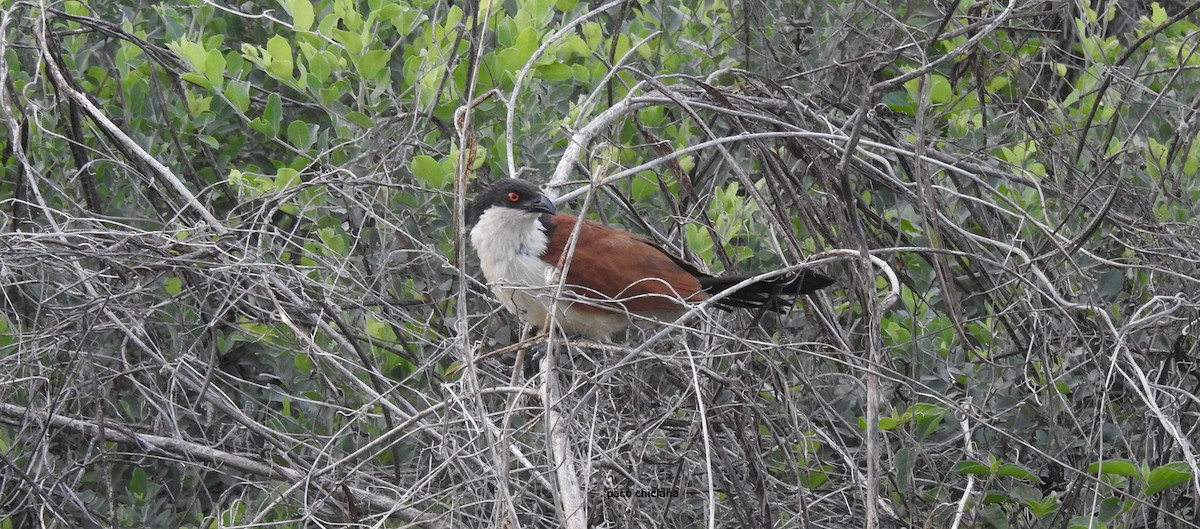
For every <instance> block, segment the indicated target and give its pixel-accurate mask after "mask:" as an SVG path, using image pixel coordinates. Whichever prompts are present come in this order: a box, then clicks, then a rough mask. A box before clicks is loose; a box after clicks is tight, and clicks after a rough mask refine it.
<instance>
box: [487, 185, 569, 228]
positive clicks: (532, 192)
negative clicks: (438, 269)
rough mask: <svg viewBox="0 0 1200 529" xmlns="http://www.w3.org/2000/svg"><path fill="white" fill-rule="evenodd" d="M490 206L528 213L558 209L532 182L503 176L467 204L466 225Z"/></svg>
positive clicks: (549, 212) (548, 213)
mask: <svg viewBox="0 0 1200 529" xmlns="http://www.w3.org/2000/svg"><path fill="white" fill-rule="evenodd" d="M491 208H512V209H518V210H522V211H528V212H530V213H537V214H546V215H553V214H554V213H556V212H557V211H558V210H557V209H556V208H555V207H554V202H552V201H551V200H550V198H549V197H547V196H546V195H543V194H542V192H541V191H539V190H538V188H537V187H536V186H534V185H533V184H531V183H529V182H526V181H524V180H519V179H516V178H504V179H501V180H497V181H496V182H493V183H492V185H490V186H488V188H487V189H485V190H483V192H482V193H479V195H477V196H476V197H475V200H472V201H471V203H470V204H468V205H467V225H468V226H470V225H473V224H475V223H476V222H478V221H479V217H480V216H482V215H483V212H485V211H487V210H489V209H491Z"/></svg>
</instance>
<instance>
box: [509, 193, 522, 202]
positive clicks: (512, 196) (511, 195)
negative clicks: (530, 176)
mask: <svg viewBox="0 0 1200 529" xmlns="http://www.w3.org/2000/svg"><path fill="white" fill-rule="evenodd" d="M518 200H521V195H520V194H519V193H517V192H516V191H511V192H509V193H508V201H509V202H516V201H518Z"/></svg>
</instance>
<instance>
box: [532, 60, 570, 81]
mask: <svg viewBox="0 0 1200 529" xmlns="http://www.w3.org/2000/svg"><path fill="white" fill-rule="evenodd" d="M574 75H575V70H573V69H572V68H571V67H570V66H567V65H565V64H561V63H555V64H547V65H543V66H538V67H537V68H536V69H534V76H535V77H537V78H538V79H545V80H547V81H554V82H559V81H566V80H567V79H570V78H571V77H573V76H574Z"/></svg>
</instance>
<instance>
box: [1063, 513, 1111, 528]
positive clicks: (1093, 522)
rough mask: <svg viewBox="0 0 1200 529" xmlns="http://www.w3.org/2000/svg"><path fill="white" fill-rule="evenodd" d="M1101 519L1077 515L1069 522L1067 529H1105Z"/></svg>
mask: <svg viewBox="0 0 1200 529" xmlns="http://www.w3.org/2000/svg"><path fill="white" fill-rule="evenodd" d="M1104 527H1105V526H1104V524H1102V523H1100V520H1097V519H1095V518H1092V517H1089V516H1076V517H1074V518H1071V521H1069V522H1067V529H1104Z"/></svg>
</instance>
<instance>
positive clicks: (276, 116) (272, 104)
mask: <svg viewBox="0 0 1200 529" xmlns="http://www.w3.org/2000/svg"><path fill="white" fill-rule="evenodd" d="M263 119H264V120H266V122H267V125H269V126H270V127H271V135H272V136H275V135H276V134H279V126H280V125H281V124H282V121H283V101H281V100H280V99H279V94H277V93H274V92H272V93H271V95H269V96H267V108H266V109H265V110H263Z"/></svg>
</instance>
